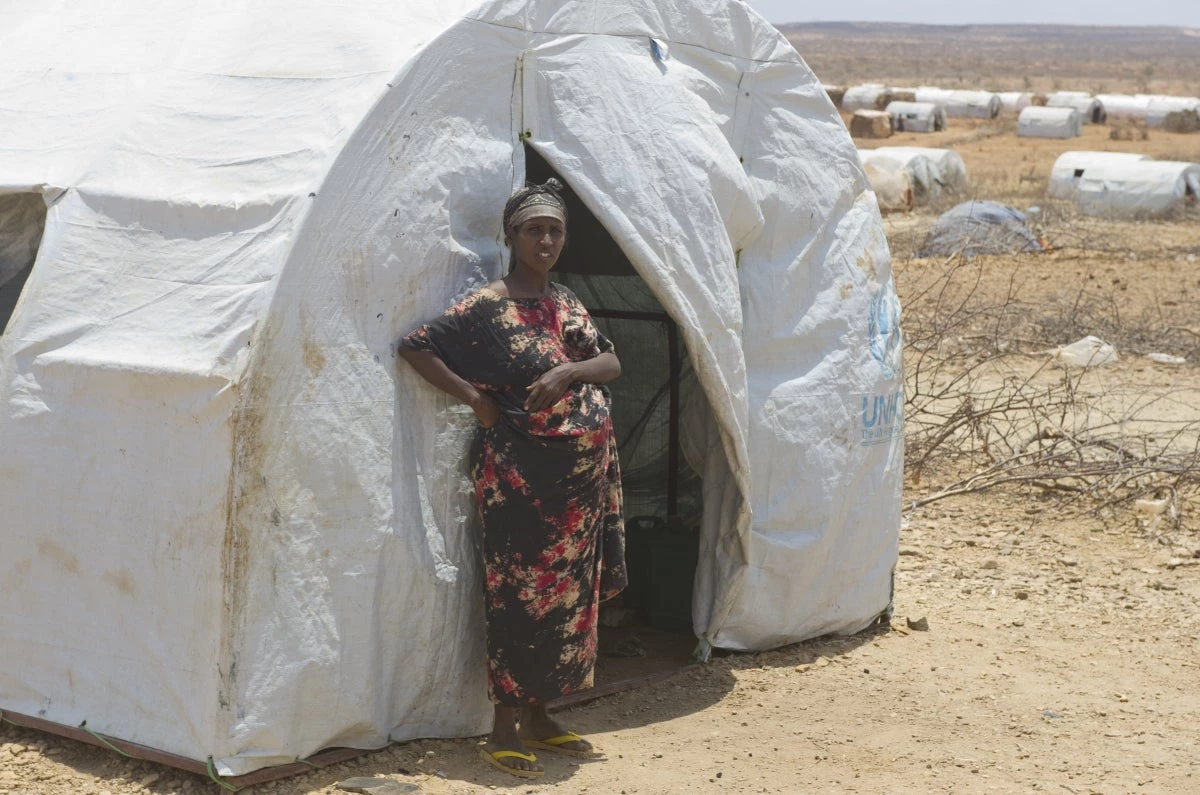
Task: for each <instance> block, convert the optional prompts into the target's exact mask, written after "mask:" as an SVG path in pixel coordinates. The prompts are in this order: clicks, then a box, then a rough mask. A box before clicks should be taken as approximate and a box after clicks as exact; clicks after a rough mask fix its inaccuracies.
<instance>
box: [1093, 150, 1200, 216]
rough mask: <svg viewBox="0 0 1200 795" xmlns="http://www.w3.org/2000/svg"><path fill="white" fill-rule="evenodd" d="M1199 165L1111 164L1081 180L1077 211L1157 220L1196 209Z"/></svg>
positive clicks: (1160, 162) (1157, 162) (1199, 189)
mask: <svg viewBox="0 0 1200 795" xmlns="http://www.w3.org/2000/svg"><path fill="white" fill-rule="evenodd" d="M1198 199H1200V165H1197V164H1195V163H1181V162H1174V161H1169V160H1146V161H1124V162H1121V161H1117V162H1113V161H1109V162H1106V163H1101V164H1099V165H1095V166H1092V167H1091V168H1089V169H1087V170H1086V171H1085V172H1084V174H1083V176H1082V177H1080V178H1079V187H1078V189H1077V190H1076V193H1075V203H1076V207H1077V209H1078V210H1079V212H1080V213H1082V214H1083V215H1099V216H1109V217H1117V218H1139V219H1141V218H1156V217H1162V216H1165V215H1170V214H1171V213H1174V212H1178V211H1179V210H1182V209H1184V208H1187V207H1194V206H1196V202H1197V200H1198Z"/></svg>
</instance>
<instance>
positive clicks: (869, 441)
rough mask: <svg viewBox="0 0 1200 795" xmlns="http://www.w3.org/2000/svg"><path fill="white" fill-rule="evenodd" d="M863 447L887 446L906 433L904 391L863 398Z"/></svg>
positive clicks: (864, 396)
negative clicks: (886, 444)
mask: <svg viewBox="0 0 1200 795" xmlns="http://www.w3.org/2000/svg"><path fill="white" fill-rule="evenodd" d="M861 428H862V446H863V447H868V446H870V445H875V444H885V443H887V442H890V441H891V440H892V439H893V438H895V437H897V436H900V435H901V434H903V433H904V390H902V389H901V390H898V391H896V392H891V393H887V394H883V395H863V397H862V425H861Z"/></svg>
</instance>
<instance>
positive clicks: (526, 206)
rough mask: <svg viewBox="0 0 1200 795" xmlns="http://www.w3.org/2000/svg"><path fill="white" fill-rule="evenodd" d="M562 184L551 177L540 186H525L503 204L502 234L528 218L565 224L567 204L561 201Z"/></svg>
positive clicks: (508, 233) (507, 233)
mask: <svg viewBox="0 0 1200 795" xmlns="http://www.w3.org/2000/svg"><path fill="white" fill-rule="evenodd" d="M562 190H563V184H562V183H561V182H559V181H558V180H556V179H554V178H553V177H551V178H550V179H548V180H546V181H545V182H544V183H542V184H541V185H526V186H525V187H523V188H521V189H520V190H518V191H517V192H516V193H514V194H513V195H512V196H509V197H508V201H507V202H505V204H504V233H505V234H506V235H511V234H512V232H513V231H514V230H516V229H517V227H519V226H520V225H521V224H523V223H525V222H526V221H528V220H529V219H530V218H554V219H556V220H558V221H561V222H562V224H563V226H566V224H567V203H566V202H565V201H563V198H562V196H561V195H559V194H560V193H561V191H562Z"/></svg>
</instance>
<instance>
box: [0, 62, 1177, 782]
mask: <svg viewBox="0 0 1200 795" xmlns="http://www.w3.org/2000/svg"><path fill="white" fill-rule="evenodd" d="M880 77H881V78H882V77H883V76H880ZM1014 126H1015V121H1014V120H1013V119H1000V120H996V121H989V122H975V121H954V122H952V124H951V128H950V130H948V131H947V132H944V133H941V134H937V135H927V136H918V135H915V134H908V135H903V136H897V137H896V138H893V139H891V140H890V141H888V142H887V143H890V144H898V143H919V144H921V145H928V146H951V147H953V148H955V149H957V150H958V151H959V152H960V153H961V154H962V155H963V157H964V159H965V161H966V163H967V166H968V168H969V169H970V171H971V173H972V189H971V190H972V193H973V195H976V196H979V197H987V198H998V199H1000V200H1004V201H1008V202H1010V203H1012V204H1014V205H1015V206H1017V207H1018V208H1020V209H1028V208H1029V207H1030V206H1033V205H1038V206H1039V207H1040V208H1044V209H1040V210H1039V213H1038V214H1037V216H1036V222H1037V223H1039V224H1040V225H1042V226H1043V227H1044V228H1043V229H1042V231H1043V232H1044V233H1045V235H1046V236H1047V237H1048V238H1049V239H1050V240H1051V241H1052V242H1054V243H1055V245H1056V249H1057V250H1056V251H1055V252H1054V253H1052V254H1049V255H1039V256H1030V255H1026V256H1018V257H995V258H985V259H984V260H983V267H982V269H981V274H982V275H981V278H980V284H981V285H982V286H981V287H980V288H979V289H980V290H981V291H982V294H983V295H1000V294H1001V293H1004V294H1005V295H1007V296H1011V295H1012V294H1013V293H1014V292H1015V294H1016V297H1017V299H1018V300H1019V301H1021V302H1022V303H1021V307H1022V311H1023V312H1024V313H1025V314H1026V315H1027V316H1029V317H1030V318H1033V319H1039V318H1040V320H1038V322H1037V323H1032V321H1031V323H1032V325H1031V326H1030V328H1029V329H1026V330H1025V332H1028V334H1029V335H1030V338H1029V339H1026V340H1024V341H1023V342H1022V344H1021V346H1020V347H1021V351H1020V352H1019V353H1018V354H1015V355H1017V356H1019V357H1024V359H1021V361H1025V362H1027V363H1028V362H1031V361H1035V360H1036V357H1037V356H1038V355H1041V354H1039V353H1038V350H1039V348H1040V347H1044V346H1047V345H1048V344H1049V343H1053V342H1056V341H1057V343H1058V344H1062V343H1066V342H1070V341H1072V339H1073V337H1070V335H1071V334H1076V333H1097V334H1099V335H1101V336H1106V338H1112V339H1113V340H1114V342H1116V343H1117V344H1118V346H1119V348H1120V349H1121V353H1122V358H1121V361H1120V362H1118V363H1116V364H1114V365H1111V366H1109V367H1106V368H1105V371H1104V376H1103V377H1104V378H1105V379H1106V381H1107V383H1108V384H1110V385H1114V384H1115V385H1118V386H1120V387H1122V388H1124V389H1126V390H1127V391H1128V392H1131V393H1135V394H1146V393H1148V392H1151V391H1153V390H1156V389H1157V390H1173V391H1176V392H1179V391H1181V390H1182V392H1183V393H1186V394H1188V395H1190V396H1191V397H1192V398H1195V399H1194V400H1186V401H1182V402H1176V403H1173V404H1172V405H1174V406H1175V408H1174V409H1173V411H1175V412H1176V413H1177V414H1178V413H1179V412H1182V413H1183V414H1184V415H1187V414H1188V413H1189V412H1194V413H1196V414H1197V415H1200V410H1196V409H1195V408H1194V407H1195V406H1197V405H1200V370H1197V368H1196V365H1195V362H1197V361H1200V358H1198V354H1200V261H1198V260H1200V215H1198V214H1197V213H1195V212H1193V213H1191V214H1188V215H1186V216H1184V217H1182V218H1178V219H1173V220H1171V221H1165V222H1160V223H1109V222H1103V221H1097V220H1094V219H1083V218H1078V217H1076V216H1074V214H1073V212H1072V211H1070V209H1069V208H1063V207H1059V206H1055V205H1053V204H1050V203H1046V202H1044V201H1043V199H1044V190H1045V177H1046V174H1047V173H1048V171H1049V166H1050V163H1052V162H1053V159H1054V157H1056V156H1057V154H1058V153H1059V152H1061V151H1065V150H1066V149H1084V148H1096V149H1122V150H1127V151H1144V152H1148V153H1151V154H1154V155H1155V156H1157V157H1159V158H1167V157H1169V158H1171V159H1191V160H1200V135H1192V136H1183V135H1176V136H1172V135H1167V134H1162V133H1155V132H1152V133H1151V134H1150V138H1149V139H1148V140H1144V141H1132V142H1130V141H1121V142H1117V141H1110V140H1109V138H1108V128H1106V127H1089V128H1086V131H1085V136H1084V138H1083V139H1082V140H1080V139H1076V140H1073V141H1065V142H1064V141H1028V140H1020V139H1017V138H1016V137H1015V135H1014V134H1013V128H1014ZM868 145H871V144H868ZM935 218H936V212H935V211H934V210H933V209H928V208H927V209H922V210H918V211H916V212H914V213H911V214H904V215H899V216H891V217H889V218H888V219H887V227H888V231H889V240H890V242H891V244H892V247H893V252H894V256H895V260H896V273H897V285H898V289H899V291H900V294H901V299H902V301H904V302H906V303H908V304H911V305H912V307H913V309H914V312H915V311H917V310H918V309H919V301H920V300H921V299H920V298H919V297H918V296H920V295H921V294H922V286H923V285H925V284H927V283H928V280H929V279H930V278H936V277H937V276H938V272H937V271H936V267H937V266H938V265H939V264H937V263H929V262H927V261H920V260H912V259H910V257H911V253H912V251H913V250H915V248H916V246H917V245H918V244H919V242H920V239H921V237H923V235H924V233H925V231H926V230H927V229H928V228H929V226H930V225H931V224H932V223H933V220H934V219H935ZM1014 285H1015V286H1016V288H1017V289H1015V291H1014ZM1025 332H1023V333H1025ZM1055 334H1057V335H1058V338H1056V339H1051V338H1050V337H1053V336H1054V335H1055ZM1068 337H1070V338H1068ZM1163 347H1167V348H1170V350H1167V351H1165V352H1168V353H1173V354H1179V355H1185V356H1187V358H1188V363H1186V364H1184V365H1177V366H1174V367H1169V366H1163V365H1157V364H1155V363H1153V362H1150V361H1149V360H1147V359H1146V358H1145V356H1144V354H1146V353H1148V352H1151V350H1157V349H1159V348H1163ZM1181 406H1182V408H1180V407H1181ZM1176 418H1178V417H1176ZM1185 419H1186V417H1185ZM1194 419H1197V420H1200V416H1196V417H1194ZM935 487H936V483H930V482H922V483H921V484H912V483H910V484H909V487H908V489H907V493H906V500H911V499H913V498H915V497H917V496H920V495H922V494H927V493H929V491H930V490H931V489H932V488H935ZM1189 510H1191V509H1185V515H1184V517H1183V521H1181V523H1180V524H1179V525H1178V526H1172V527H1171V528H1170V529H1169V530H1167V529H1166V528H1165V527H1162V526H1156V527H1146V526H1144V522H1142V521H1141V520H1139V518H1138V517H1137V516H1136V515H1134V514H1132V513H1129V512H1127V511H1125V512H1122V511H1116V512H1111V513H1109V514H1106V515H1104V516H1099V517H1093V516H1089V515H1087V514H1086V513H1079V512H1075V513H1064V512H1062V511H1060V510H1057V509H1056V504H1055V502H1054V498H1053V497H1052V496H1047V494H1046V493H1045V492H1043V491H1037V490H1022V489H1019V488H1014V489H1007V490H998V491H991V492H987V493H983V494H970V495H967V496H963V497H959V498H955V499H952V500H945V501H941V502H935V503H932V504H930V505H927V506H924V507H922V508H919V509H916V510H908V511H906V513H905V521H904V526H903V528H902V532H901V549H900V559H899V565H898V570H897V579H896V601H895V611H896V612H895V618H894V620H893V621H892V625H891V627H890V628H880V629H877V630H874V631H869V632H866V633H863V634H860V635H858V636H855V637H847V638H824V639H817V640H813V641H809V642H807V643H802V644H798V645H794V646H790V647H787V648H784V649H779V650H775V651H771V652H766V653H762V654H736V655H728V656H721V657H717V658H715V659H714V660H713V661H712V662H710V663H709V664H707V665H703V666H693V667H690V668H688V669H686V670H684V671H683V672H682V673H680V674H679V675H678V676H677V677H676V678H674V679H672V680H671V681H668V682H666V683H665V684H659V685H656V686H653V687H648V688H642V689H639V690H633V691H629V692H625V693H622V694H618V695H615V696H610V697H607V698H603V699H601V700H598V701H596V702H593V703H591V704H589V705H585V706H582V707H578V708H574V709H572V710H569V711H567V712H565V713H564V722H565V723H567V724H568V725H569V726H571V727H572V728H574V729H576V730H578V731H579V732H581V733H585V734H586V735H587V736H588V737H590V738H591V739H592V740H593V741H594V742H595V743H596V745H597V746H598V747H599V748H601V749H602V750H603V751H604V752H605V753H606V755H607V758H606V759H605V760H603V761H594V762H584V763H579V762H575V761H573V760H569V759H564V758H556V757H554V756H553V755H550V754H542V755H541V757H542V759H543V761H544V762H545V764H546V767H547V775H546V777H545V778H544V779H542V780H540V781H536V782H529V781H522V780H518V779H515V778H511V777H508V776H506V775H504V774H502V773H499V772H497V771H493V770H492V769H490V768H488V767H487V766H485V765H484V764H483V763H482V762H481V761H480V760H479V758H478V757H477V755H476V754H477V745H478V744H479V742H480V740H479V739H478V738H476V739H463V740H451V741H444V740H433V741H424V742H414V743H408V744H403V745H396V746H392V747H389V748H386V749H383V750H380V751H377V752H373V753H370V754H367V755H364V756H362V757H360V758H358V759H356V760H353V761H350V762H346V763H342V764H338V765H335V766H331V767H328V768H324V769H320V770H314V771H312V772H309V773H307V774H305V775H302V776H298V777H295V778H292V779H289V780H286V781H282V782H276V783H273V784H267V785H260V786H257V787H253V788H251V789H250V790H249V791H250V792H253V793H278V794H279V795H309V794H311V793H331V792H335V791H337V790H336V788H335V784H336V782H337V781H339V780H342V779H345V778H348V777H351V776H372V775H373V776H383V777H389V778H392V779H395V780H398V781H402V782H409V783H413V784H416V785H418V786H419V787H420V788H421V791H424V792H427V793H440V794H443V795H448V794H450V793H464V794H465V793H482V792H489V791H493V790H501V791H507V792H513V793H542V792H554V793H564V794H565V793H596V794H597V795H603V794H607V793H622V794H625V793H628V794H629V795H632V793H643V794H656V793H727V792H731V793H758V792H769V793H824V792H863V793H882V792H898V793H899V792H903V793H908V792H918V793H922V792H942V791H945V792H1021V793H1024V792H1031V791H1036V792H1053V793H1126V792H1147V793H1194V792H1200V530H1198V529H1197V528H1200V517H1197V516H1195V515H1190V514H1189V513H1188V511H1189ZM920 619H925V620H926V621H927V623H928V629H925V630H916V629H909V628H908V623H909V621H913V622H918V623H919V620H920ZM201 791H209V792H217V791H219V790H218V789H217V787H216V785H215V784H213V783H212V782H210V781H208V780H207V779H204V778H202V777H198V776H194V775H190V774H181V773H179V772H177V771H175V770H172V769H170V768H166V767H162V766H159V765H155V764H151V763H146V762H138V761H131V760H127V759H124V758H121V757H120V756H118V755H117V754H115V753H113V752H111V751H108V750H104V749H99V748H94V747H91V746H86V745H83V744H80V743H76V742H72V741H69V740H62V739H59V738H56V737H53V736H50V735H46V734H42V733H38V732H34V731H30V730H26V729H21V728H17V727H14V726H12V725H9V724H0V795H17V794H18V793H20V795H26V794H28V795H76V793H80V794H83V795H123V794H125V793H154V794H155V795H168V793H197V792H201Z"/></svg>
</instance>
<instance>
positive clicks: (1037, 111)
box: [1017, 105, 1083, 138]
mask: <svg viewBox="0 0 1200 795" xmlns="http://www.w3.org/2000/svg"><path fill="white" fill-rule="evenodd" d="M1017 135H1018V136H1019V137H1021V138H1078V137H1079V136H1080V135H1083V123H1082V122H1081V121H1080V120H1079V113H1078V111H1076V110H1075V109H1074V108H1039V107H1037V106H1035V105H1031V106H1029V107H1028V108H1025V110H1023V111H1021V115H1020V116H1018V117H1017Z"/></svg>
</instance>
